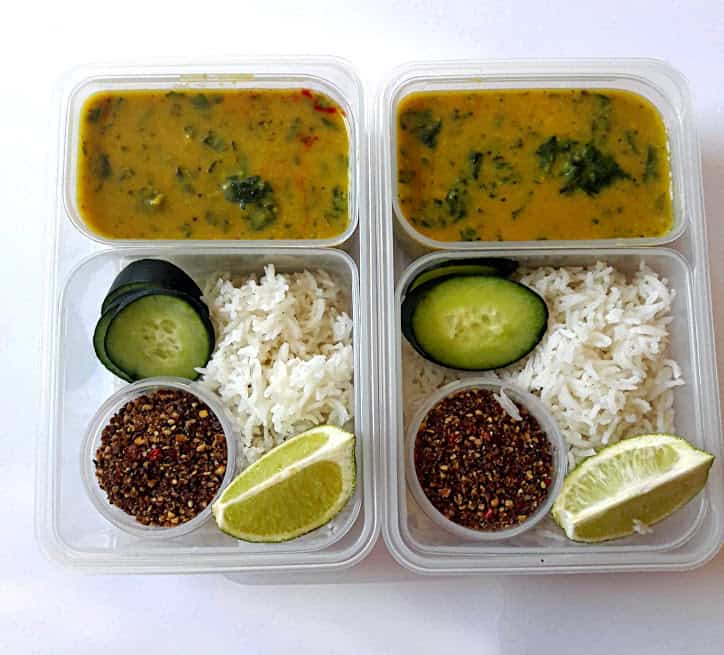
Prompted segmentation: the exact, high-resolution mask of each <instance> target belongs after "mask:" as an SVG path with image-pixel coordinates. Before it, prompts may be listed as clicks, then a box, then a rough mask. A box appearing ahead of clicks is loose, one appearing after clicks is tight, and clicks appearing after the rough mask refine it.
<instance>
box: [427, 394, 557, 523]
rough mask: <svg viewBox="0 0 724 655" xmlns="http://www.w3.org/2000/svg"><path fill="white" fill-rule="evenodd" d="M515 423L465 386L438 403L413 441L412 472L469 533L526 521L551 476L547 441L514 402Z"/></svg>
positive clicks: (545, 491)
mask: <svg viewBox="0 0 724 655" xmlns="http://www.w3.org/2000/svg"><path fill="white" fill-rule="evenodd" d="M516 406H517V407H518V410H519V412H520V415H521V420H519V421H517V420H514V419H513V418H512V417H511V416H510V415H509V414H508V413H507V412H506V411H505V410H504V409H503V408H502V407H501V406H500V405H499V404H498V402H497V401H496V400H495V396H494V395H493V393H492V392H491V391H488V390H486V389H467V390H464V391H459V392H457V393H454V394H452V395H450V396H448V397H447V398H444V399H443V400H441V401H440V402H439V403H437V404H436V405H435V406H434V407H433V408H432V409H431V410H430V412H429V413H428V414H427V416H426V417H425V418H424V419H423V421H422V423H421V424H420V427H419V429H418V432H417V437H416V440H415V453H414V455H415V470H416V473H417V477H418V480H419V481H420V486H421V487H422V490H423V491H424V493H425V495H426V496H427V497H428V499H429V500H430V502H431V503H432V504H433V506H434V507H435V508H436V509H437V510H439V511H440V512H441V513H442V514H443V515H444V516H445V517H447V518H448V519H449V520H450V521H453V522H454V523H457V524H458V525H462V526H464V527H466V528H472V529H474V530H501V529H505V528H510V527H513V526H515V525H518V524H520V523H522V522H523V521H525V520H526V519H527V518H528V517H529V516H530V515H531V514H532V513H533V512H535V510H536V509H537V508H538V507H539V506H540V505H541V504H542V503H543V502H545V499H546V497H547V496H548V489H549V487H550V485H551V478H552V474H553V454H552V450H551V445H550V442H549V441H548V438H547V437H546V435H545V433H544V432H543V430H542V429H541V427H540V425H539V423H538V421H537V420H536V419H535V418H534V417H533V416H532V415H530V414H529V413H528V410H527V409H526V408H525V407H523V406H521V405H519V404H517V403H516Z"/></svg>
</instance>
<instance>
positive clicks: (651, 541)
mask: <svg viewBox="0 0 724 655" xmlns="http://www.w3.org/2000/svg"><path fill="white" fill-rule="evenodd" d="M471 256H488V257H490V256H505V257H511V258H513V259H516V260H517V261H518V262H519V263H520V264H521V265H522V266H526V267H528V266H541V265H559V266H560V265H581V264H592V263H594V262H596V261H597V260H602V261H605V262H608V263H610V264H612V265H614V266H616V267H617V268H619V269H621V270H624V271H626V272H627V273H632V272H634V271H635V270H637V268H638V267H639V265H640V263H641V262H645V263H646V264H647V265H648V266H649V267H650V268H651V269H653V270H654V271H656V272H657V273H658V274H659V275H661V276H662V277H665V278H667V279H668V280H669V283H670V284H671V286H672V287H673V288H674V289H675V290H676V294H677V295H676V298H675V300H674V304H673V309H672V316H673V321H672V323H671V325H670V333H671V341H670V345H669V353H670V355H671V358H672V359H675V360H676V361H677V362H678V363H679V364H680V365H681V368H682V377H683V378H684V380H685V382H686V384H685V385H684V386H681V387H677V388H676V389H675V390H674V408H675V413H676V421H675V422H676V433H677V434H680V435H682V436H683V437H684V438H686V439H688V440H689V441H691V442H692V443H693V444H694V445H695V446H697V447H699V448H703V449H705V450H708V451H709V452H711V453H713V454H714V455H715V456H716V457H717V459H719V458H720V456H721V443H720V435H719V434H718V433H717V432H716V431H712V430H710V429H708V426H707V422H706V419H705V415H706V407H705V406H704V405H703V403H704V394H703V391H702V380H701V378H700V375H699V373H700V363H699V362H700V357H701V356H702V353H701V350H700V345H699V339H698V337H697V326H696V321H695V318H694V308H693V299H692V271H691V268H690V266H689V265H688V264H687V262H686V260H685V259H684V258H683V257H682V256H681V255H680V254H679V253H677V252H675V251H673V250H669V249H665V248H649V249H644V248H639V249H626V250H623V249H608V250H603V249H596V250H586V249H578V250H567V251H561V250H552V249H545V250H543V249H539V250H527V251H512V250H508V251H499V250H495V251H491V250H487V251H485V250H478V251H475V252H474V253H471V252H450V251H448V252H439V253H434V254H431V255H428V256H425V257H423V258H420V259H417V260H416V261H414V263H413V264H412V265H410V266H409V267H408V268H407V269H406V270H405V271H404V272H403V273H402V275H401V276H400V277H399V278H398V283H397V289H396V293H395V301H394V302H395V315H394V319H393V320H394V324H393V325H394V327H393V328H392V334H391V336H390V341H389V344H388V345H389V348H390V349H391V353H392V359H391V362H390V364H391V365H390V367H389V368H390V374H389V378H388V382H389V385H390V386H389V389H390V393H391V396H392V398H393V404H394V409H393V411H392V413H391V417H390V420H391V423H390V426H389V427H390V429H389V433H388V434H389V438H388V441H387V444H386V446H383V447H384V448H385V459H386V470H387V475H388V481H387V489H386V494H387V512H388V513H387V521H386V525H385V528H384V530H385V538H386V541H387V544H388V547H389V548H390V549H391V551H392V553H393V554H394V555H395V557H396V558H397V559H398V561H400V562H401V563H402V564H404V565H405V566H407V567H408V568H410V569H412V570H414V571H416V572H419V573H463V572H464V573H485V572H497V573H509V572H516V573H521V572H526V573H530V572H537V573H543V572H551V571H585V570H597V571H600V570H609V569H627V568H637V569H645V568H689V567H692V566H695V565H697V564H699V563H702V562H704V561H706V560H707V559H708V558H710V557H711V556H713V555H714V554H715V553H716V551H717V550H718V549H719V545H720V542H721V538H722V525H721V516H722V509H723V508H722V505H723V504H724V493H722V479H721V470H720V468H719V467H717V466H715V467H713V468H712V470H711V473H710V477H709V482H708V484H707V486H706V488H705V489H704V492H703V493H702V494H700V495H699V496H697V497H696V498H695V499H694V500H693V501H692V502H691V503H689V504H688V505H687V506H686V507H685V508H683V509H682V510H680V511H678V512H676V513H675V514H674V515H672V516H671V517H670V518H668V519H666V520H665V521H663V522H661V523H658V524H657V525H655V526H654V528H653V532H652V533H651V534H647V535H636V536H634V537H629V538H626V539H620V540H615V541H612V542H607V543H601V544H579V543H574V542H571V541H568V540H566V539H565V537H564V536H563V533H562V532H560V531H558V529H557V528H556V527H555V526H554V525H553V524H552V522H551V521H550V519H548V520H547V521H548V523H547V524H541V526H537V527H536V528H534V529H533V530H532V531H530V532H528V533H525V534H523V535H521V536H518V537H515V538H513V539H510V540H508V541H501V542H491V543H481V542H472V541H469V540H464V539H461V538H459V537H456V536H454V535H451V534H449V533H447V532H446V531H444V530H442V529H441V528H439V527H438V526H436V525H435V524H434V523H433V522H432V521H431V520H430V519H429V518H428V517H427V516H426V515H425V514H424V512H423V511H422V509H421V508H420V507H419V506H418V505H417V503H416V502H415V500H414V498H413V496H412V494H411V493H410V492H409V490H408V489H407V483H406V473H407V471H406V467H405V456H404V441H403V440H404V435H405V427H406V426H405V425H404V422H403V407H404V405H405V401H406V399H405V397H404V391H403V385H402V379H401V376H402V374H403V371H402V342H403V340H404V337H402V335H401V332H400V305H401V298H402V295H403V293H404V291H405V289H406V287H407V285H408V284H409V283H410V282H411V281H412V279H413V278H414V277H415V276H416V275H417V273H419V272H420V271H422V270H424V269H425V268H427V267H430V265H431V264H433V263H435V262H436V261H440V260H443V259H445V260H449V259H456V258H457V259H461V258H465V257H471ZM473 375H474V374H473ZM469 376H470V374H466V373H462V374H459V377H461V378H464V377H469Z"/></svg>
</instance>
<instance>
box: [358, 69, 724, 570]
mask: <svg viewBox="0 0 724 655" xmlns="http://www.w3.org/2000/svg"><path fill="white" fill-rule="evenodd" d="M511 87H512V88H515V87H533V88H534V87H548V88H550V87H579V88H580V87H588V88H591V87H599V88H619V89H626V90H630V91H634V92H636V93H639V94H641V95H643V96H645V97H647V98H648V99H649V100H650V101H652V102H653V103H654V105H655V106H656V107H657V108H658V110H659V111H660V113H661V115H662V117H663V119H664V122H665V125H666V128H667V131H668V135H669V146H670V149H671V162H672V178H673V193H674V212H675V220H674V226H673V228H672V230H671V231H670V232H669V233H668V234H667V235H665V236H664V237H661V238H660V239H648V240H645V239H629V240H613V239H611V240H604V241H597V242H595V241H588V242H586V241H567V242H566V241H546V242H545V247H544V248H543V247H541V245H542V242H540V241H533V242H518V243H511V242H507V243H505V242H502V243H484V244H481V243H476V244H463V246H461V247H459V248H458V247H457V246H459V245H461V244H455V245H456V251H454V252H453V251H451V250H447V251H438V252H435V253H432V254H427V255H423V256H422V257H421V256H420V254H421V253H423V252H426V251H427V252H429V250H430V247H431V246H435V245H437V244H435V243H434V242H432V243H431V242H430V240H429V239H425V238H424V237H420V236H419V235H417V234H416V233H415V232H414V231H413V230H411V229H408V228H407V226H406V224H405V221H404V220H400V219H401V217H400V216H397V215H396V211H397V208H396V206H395V201H394V196H395V195H396V170H395V164H394V161H395V154H394V149H395V145H394V140H395V136H394V134H395V130H394V127H395V123H394V121H395V116H396V106H397V103H398V102H399V101H400V99H401V98H403V97H404V96H405V94H407V93H410V92H412V91H419V90H437V89H484V88H511ZM375 121H376V123H375V126H374V129H375V132H376V136H377V145H378V148H377V152H376V153H375V160H376V161H377V162H379V165H380V166H381V168H382V170H381V171H379V172H378V174H377V175H374V176H372V179H373V181H376V182H377V183H376V185H375V188H374V195H373V205H374V206H375V207H376V208H377V209H378V213H377V221H378V223H377V229H378V234H377V240H378V245H379V260H378V271H379V275H380V288H381V289H382V292H383V298H382V299H381V301H379V305H380V306H382V307H390V308H391V309H390V310H389V311H388V312H385V313H382V314H381V315H380V316H379V324H380V339H381V347H380V370H381V371H383V375H384V378H383V389H384V397H387V398H390V399H391V401H390V402H389V403H388V405H387V407H386V411H384V413H383V423H382V426H381V428H382V429H381V432H380V435H384V436H381V437H380V445H381V457H380V460H381V468H382V473H381V475H380V481H381V483H380V484H381V489H380V498H381V500H382V503H383V505H384V510H383V514H384V518H383V527H382V531H383V535H384V539H385V543H386V544H387V547H388V549H389V550H390V552H391V553H392V555H393V556H394V557H395V558H396V559H397V561H398V562H400V563H401V564H402V565H404V566H406V567H408V568H409V569H411V570H413V571H416V572H418V573H422V574H441V573H444V574H448V575H450V574H474V573H548V572H583V571H618V570H667V569H668V570H679V569H689V568H693V567H695V566H698V565H701V564H703V563H704V562H706V561H708V560H709V559H710V558H711V557H713V556H714V555H715V554H716V553H717V551H718V550H719V548H720V546H721V542H722V535H723V532H722V531H723V529H724V528H723V526H722V519H723V518H724V514H723V512H724V491H723V490H722V465H721V422H720V416H719V409H718V398H717V390H718V386H717V380H716V368H715V366H716V364H715V356H714V340H713V329H712V316H711V299H710V292H709V279H708V261H707V250H706V233H705V223H704V214H703V202H702V188H701V170H700V156H699V149H698V144H697V140H696V136H695V130H694V125H693V115H692V106H691V98H690V96H689V91H688V89H687V85H686V82H685V80H684V79H683V77H682V76H681V75H680V74H679V73H677V72H676V71H674V70H672V69H671V68H669V67H668V66H666V65H665V64H662V63H660V62H656V61H651V60H631V59H626V60H612V59H611V60H609V59H606V60H554V61H548V62H541V61H535V62H534V61H494V62H443V63H437V64H411V65H406V66H404V67H401V68H398V69H397V70H396V71H394V73H393V74H392V76H391V77H390V78H389V80H388V82H387V83H386V84H385V85H384V87H383V88H382V90H381V91H380V93H379V96H378V101H377V107H376V110H375ZM473 253H475V254H478V255H492V256H496V255H497V256H509V257H513V258H515V259H517V260H518V261H519V262H520V263H521V264H522V265H533V266H535V265H541V264H553V265H575V264H586V263H593V262H595V261H596V260H597V259H604V260H605V261H608V262H610V263H612V264H615V265H616V266H617V267H619V268H622V269H624V270H628V271H633V270H635V269H636V268H638V266H639V265H640V263H641V262H646V264H647V265H649V266H650V267H651V268H652V269H654V270H655V271H657V272H658V273H659V274H661V275H663V276H665V277H666V278H668V280H669V281H670V283H671V285H672V286H673V287H674V288H675V289H676V292H677V298H676V301H675V303H674V309H673V322H672V324H671V344H670V351H671V355H672V357H673V358H674V359H676V360H677V361H678V362H679V363H680V364H681V366H682V370H683V376H684V379H685V380H686V385H685V386H682V387H678V388H677V389H676V391H675V394H674V396H675V399H674V404H675V410H676V427H677V431H678V433H680V434H682V435H685V436H686V437H687V438H689V439H691V440H692V441H693V442H694V443H695V444H696V445H697V446H699V447H702V448H705V449H707V450H709V451H711V452H712V453H714V454H715V455H716V457H717V461H718V462H719V463H718V465H717V466H715V467H713V468H712V472H711V476H710V478H709V483H708V485H707V487H706V489H705V491H704V493H702V494H701V495H700V496H698V497H697V499H696V500H695V501H693V502H691V503H690V504H689V505H688V506H687V507H686V508H685V509H683V510H681V511H680V512H677V513H676V514H674V515H673V516H671V517H670V518H669V519H667V520H666V521H664V522H662V523H660V524H658V525H656V526H654V531H653V533H652V534H648V535H637V536H636V537H634V538H629V539H622V540H617V541H612V542H608V543H604V544H597V545H583V544H576V543H573V542H570V541H567V540H565V539H562V538H561V537H560V533H559V532H558V531H557V530H555V529H552V528H551V529H546V527H545V526H544V527H543V528H541V529H540V530H539V529H537V528H536V529H534V530H533V531H531V532H529V533H526V534H525V535H522V536H520V537H516V538H514V539H511V540H508V541H505V542H499V543H495V544H484V543H479V542H478V543H472V542H470V541H465V540H463V539H459V538H455V537H451V536H450V535H449V534H447V533H445V532H444V531H442V530H440V529H439V528H438V527H437V526H435V525H434V524H433V523H432V522H431V521H430V520H429V519H428V518H427V517H426V516H425V514H424V512H423V511H422V510H421V508H420V507H419V506H418V505H417V504H416V502H415V501H414V498H413V497H412V495H411V494H410V493H409V491H408V490H407V485H406V480H405V467H404V456H403V455H402V453H403V452H404V443H403V439H404V434H405V425H404V421H403V407H404V404H405V401H406V399H405V395H404V389H403V385H402V379H401V376H402V372H401V366H402V361H401V348H402V338H401V335H400V299H401V294H402V292H403V290H404V289H405V287H406V286H407V284H408V283H409V281H411V279H412V278H413V277H414V276H415V274H416V273H417V272H418V271H420V270H422V269H423V268H424V267H425V266H429V265H430V263H431V262H433V261H435V260H439V259H450V258H460V257H470V256H471V255H472V254H473ZM694 298H695V299H696V302H694V300H693V299H694Z"/></svg>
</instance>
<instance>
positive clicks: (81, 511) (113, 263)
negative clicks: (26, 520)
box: [37, 246, 376, 573]
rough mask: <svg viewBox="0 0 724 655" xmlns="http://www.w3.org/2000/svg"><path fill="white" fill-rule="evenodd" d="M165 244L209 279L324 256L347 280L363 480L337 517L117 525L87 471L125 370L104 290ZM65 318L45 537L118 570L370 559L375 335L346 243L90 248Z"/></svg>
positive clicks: (64, 300)
mask: <svg viewBox="0 0 724 655" xmlns="http://www.w3.org/2000/svg"><path fill="white" fill-rule="evenodd" d="M149 256H160V257H162V258H164V259H168V260H170V261H172V262H174V263H176V264H178V265H179V266H181V267H182V268H183V269H184V270H185V271H186V272H188V273H189V274H190V275H191V276H192V277H193V278H195V280H196V281H197V283H199V284H200V286H203V283H204V279H205V278H206V276H208V275H210V274H212V273H214V272H221V271H230V272H231V273H232V274H244V273H248V272H256V273H258V274H259V273H262V272H263V266H264V265H265V264H267V263H273V264H274V265H275V266H276V268H277V270H278V271H280V272H291V271H300V270H303V269H305V268H321V269H324V270H326V271H327V272H328V273H329V274H330V275H331V276H332V277H333V278H335V279H336V280H338V281H339V282H340V284H341V285H342V286H343V287H344V288H346V290H347V292H348V302H349V307H348V312H349V313H350V315H351V317H352V321H353V346H354V405H355V425H354V431H355V434H356V435H357V443H356V458H357V468H358V471H357V481H358V482H357V486H356V489H355V492H354V495H353V496H352V499H351V500H350V502H349V503H348V505H347V506H346V507H345V508H344V509H343V510H342V512H341V513H340V514H339V515H338V516H337V517H335V518H334V519H333V520H332V521H331V522H330V523H329V524H327V525H326V526H323V527H321V528H319V529H317V530H315V531H313V532H311V533H309V534H307V535H304V536H302V537H299V538H297V539H294V540H292V541H289V542H284V543H280V544H253V543H247V542H242V541H237V540H236V539H233V538H232V537H229V536H227V535H225V534H223V533H222V532H221V531H220V530H218V528H216V526H215V524H214V522H213V520H210V521H208V522H206V523H205V524H204V525H203V526H201V527H199V528H198V529H196V530H194V531H193V532H191V533H189V534H187V535H183V536H180V537H177V538H173V539H168V540H164V539H161V540H159V539H142V538H138V537H134V536H131V535H129V534H127V533H125V532H122V531H121V530H119V529H118V528H115V527H114V526H112V525H111V524H110V523H108V522H107V521H106V520H105V519H103V518H102V517H101V516H100V514H99V513H98V512H97V511H96V510H95V508H94V507H93V505H92V504H91V502H90V500H89V498H88V496H87V494H86V491H85V489H84V488H83V484H82V481H81V475H80V458H79V449H80V444H81V441H82V439H83V435H84V432H85V430H86V426H87V425H88V423H89V421H90V419H91V417H92V416H93V414H94V413H95V411H96V409H97V408H98V407H99V406H100V404H101V403H102V402H104V401H105V399H106V398H108V396H109V395H110V394H111V393H113V392H114V391H116V390H117V389H119V388H120V387H122V386H124V384H125V383H124V382H122V381H121V380H119V379H118V378H115V377H114V376H113V375H112V374H111V373H109V372H108V371H106V370H105V369H104V368H103V367H102V366H101V365H100V363H99V362H98V361H97V360H96V357H95V354H94V351H93V347H92V334H93V329H94V326H95V323H96V321H97V320H98V316H99V311H100V305H101V301H102V299H103V297H104V295H105V293H106V292H107V290H108V287H109V286H110V284H111V282H112V280H113V278H114V276H115V275H116V274H117V273H118V272H119V271H120V270H121V269H122V268H123V267H124V266H125V265H126V264H128V263H129V261H131V260H133V259H139V258H143V257H149ZM57 316H58V324H57V326H56V330H55V338H54V340H53V341H52V342H51V343H50V344H49V345H50V349H51V351H50V352H51V357H50V362H51V367H50V370H49V372H48V378H47V384H48V385H49V391H48V393H49V419H50V428H49V436H48V440H47V443H45V444H44V446H43V447H44V449H45V451H44V452H43V453H42V457H41V462H40V466H39V467H38V477H39V484H40V486H39V490H38V497H37V506H38V513H37V530H38V536H39V539H40V541H41V544H42V546H43V547H44V549H45V550H46V551H47V552H48V553H49V554H50V555H52V556H54V557H55V558H56V559H58V560H60V561H62V562H64V563H66V564H69V565H72V566H73V567H74V568H78V569H84V570H100V571H106V572H162V573H174V572H207V571H244V572H250V573H252V572H258V571H263V572H269V571H275V570H291V569H294V570H299V571H304V570H337V569H342V568H345V567H347V566H351V565H353V564H354V563H356V562H357V561H359V560H360V559H361V558H362V557H364V555H365V554H366V553H367V552H368V550H369V549H370V548H371V547H372V545H373V543H374V537H375V536H376V519H375V500H374V498H375V494H374V488H373V479H374V476H373V466H374V464H373V452H372V451H373V441H372V434H371V420H372V419H371V413H372V412H371V401H370V393H371V388H370V387H371V385H370V383H369V380H370V372H369V357H370V355H369V349H370V337H369V333H368V332H367V330H366V326H365V327H363V325H362V311H361V310H360V281H359V273H358V268H357V264H356V263H355V262H354V261H353V259H352V258H351V257H350V256H349V255H347V254H346V253H344V252H341V251H339V250H335V249H291V248H287V249H281V248H276V249H274V250H273V251H270V250H269V249H264V248H241V247H237V248H226V249H220V248H203V247H201V246H186V247H177V248H169V249H165V250H163V251H162V252H160V251H159V250H158V249H153V248H150V247H147V248H126V249H112V250H104V251H101V252H98V253H96V254H93V255H91V256H89V257H86V258H85V259H84V260H82V261H81V262H80V263H79V264H78V265H77V266H76V267H75V268H74V269H73V270H72V271H71V272H70V274H69V275H68V277H67V280H66V283H65V286H64V288H63V290H62V292H61V294H60V298H59V301H58V313H57Z"/></svg>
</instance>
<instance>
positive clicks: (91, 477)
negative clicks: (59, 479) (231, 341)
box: [80, 377, 236, 539]
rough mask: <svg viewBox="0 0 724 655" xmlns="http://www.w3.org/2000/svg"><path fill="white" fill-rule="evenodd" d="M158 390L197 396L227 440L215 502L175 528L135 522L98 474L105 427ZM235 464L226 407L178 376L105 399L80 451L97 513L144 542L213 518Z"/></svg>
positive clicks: (136, 385)
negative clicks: (105, 488)
mask: <svg viewBox="0 0 724 655" xmlns="http://www.w3.org/2000/svg"><path fill="white" fill-rule="evenodd" d="M159 389H178V390H180V391H186V392H188V393H190V394H192V395H194V396H196V397H197V398H198V399H199V400H200V401H202V402H204V403H206V405H207V406H208V407H209V409H210V410H211V411H212V412H213V413H214V414H215V415H216V417H217V418H218V419H219V423H220V424H221V428H222V429H223V431H224V436H225V437H226V473H225V474H224V479H223V480H222V482H221V486H220V487H219V490H218V491H217V492H216V495H215V496H214V498H213V499H212V501H211V502H210V503H209V504H208V505H207V506H206V507H205V508H204V509H203V510H202V511H201V512H199V513H198V514H197V515H196V516H194V518H192V519H190V520H188V521H186V522H185V523H179V524H178V525H175V526H173V527H165V526H158V525H143V524H141V523H139V522H138V521H136V519H135V517H134V516H132V515H131V514H127V513H126V512H124V511H123V510H122V509H121V508H120V507H116V506H115V505H112V504H111V503H110V502H109V501H108V498H107V496H106V494H105V492H104V491H103V489H101V487H100V485H99V484H98V480H97V479H96V475H95V465H94V464H93V459H94V457H95V454H96V451H97V450H98V446H99V445H100V443H101V436H102V434H103V428H105V427H106V425H108V423H109V421H110V420H111V417H112V416H113V415H114V414H115V413H116V412H118V410H119V409H121V408H122V407H123V406H124V405H125V404H126V403H127V402H129V401H131V400H133V399H134V398H137V397H138V396H141V395H143V394H146V393H153V392H154V391H158V390H159ZM235 461H236V440H235V438H234V431H233V428H232V426H231V421H230V420H229V417H228V416H227V414H226V410H225V409H224V406H223V405H222V404H221V402H219V400H218V399H217V398H216V397H215V396H214V395H213V394H212V393H210V392H209V391H207V390H206V389H204V388H203V387H202V386H201V385H199V384H196V383H194V382H192V381H190V380H186V379H184V378H177V377H153V378H146V379H144V380H139V381H138V382H134V383H133V384H129V385H128V386H125V387H123V388H122V389H120V390H119V391H117V392H116V393H114V394H113V395H112V396H111V397H110V398H108V400H106V401H105V402H104V403H103V404H102V405H101V406H100V407H99V408H98V411H97V412H96V413H95V416H94V417H93V419H92V420H91V422H90V424H89V425H88V429H87V431H86V434H85V437H84V438H83V443H82V445H81V449H80V472H81V476H82V478H83V484H84V486H85V489H86V492H87V494H88V498H89V499H90V501H91V503H93V506H94V507H95V508H96V509H97V510H98V512H99V513H100V514H101V516H103V518H105V519H106V520H107V521H108V522H109V523H112V524H113V525H114V526H116V527H117V528H119V529H121V530H123V531H124V532H127V533H128V534H131V535H133V536H135V537H142V538H144V539H158V538H163V539H170V538H172V537H179V536H181V535H184V534H188V533H189V532H191V531H192V530H195V529H196V528H198V527H200V526H201V525H203V524H204V523H205V522H206V521H208V519H209V517H210V516H211V505H212V503H213V502H214V501H215V500H216V499H217V498H218V497H219V496H220V495H221V492H222V491H223V490H224V489H225V488H226V487H227V486H228V484H229V483H230V482H231V480H232V479H233V477H234V468H235V467H234V463H235Z"/></svg>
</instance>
